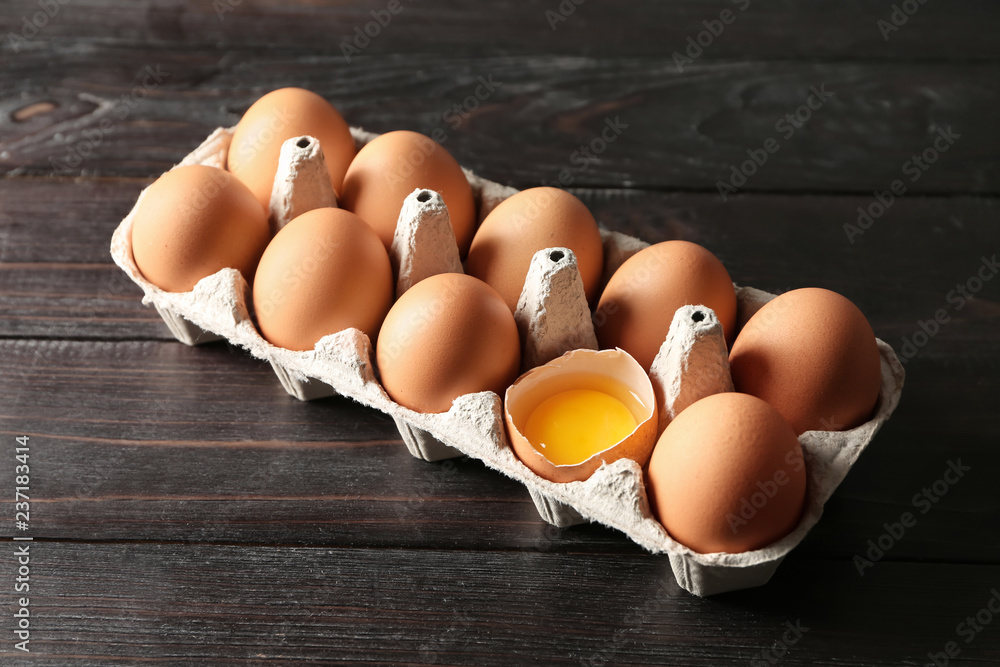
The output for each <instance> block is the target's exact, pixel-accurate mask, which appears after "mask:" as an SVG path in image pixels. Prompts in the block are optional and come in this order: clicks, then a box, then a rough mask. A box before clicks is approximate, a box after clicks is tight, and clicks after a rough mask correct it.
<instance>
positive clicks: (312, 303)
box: [253, 208, 394, 350]
mask: <svg viewBox="0 0 1000 667" xmlns="http://www.w3.org/2000/svg"><path fill="white" fill-rule="evenodd" d="M393 290H394V284H393V280H392V267H391V266H390V265H389V255H388V253H386V251H385V247H383V245H382V243H381V241H379V239H378V236H376V235H375V232H373V231H372V229H371V227H369V226H368V225H366V224H365V223H364V222H363V221H362V220H361V218H359V217H358V216H356V215H354V214H353V213H350V212H348V211H344V210H342V209H337V208H318V209H314V210H312V211H309V212H308V213H303V214H302V215H300V216H299V217H297V218H295V219H294V220H292V221H291V222H289V223H288V224H287V225H285V226H284V227H282V228H281V231H279V232H278V233H277V234H275V236H274V239H273V240H272V241H271V243H270V245H268V246H267V250H265V251H264V256H263V257H261V259H260V266H259V267H258V268H257V277H256V279H255V280H254V286H253V303H254V311H255V312H256V314H257V324H258V326H259V327H260V333H261V335H262V336H263V337H264V338H265V339H267V340H268V341H270V342H271V343H272V344H274V345H277V346H279V347H284V348H288V349H290V350H311V349H312V348H313V347H314V346H315V345H316V341H318V340H319V339H320V338H322V337H323V336H327V335H329V334H333V333H337V332H338V331H342V330H344V329H347V328H350V327H354V328H355V329H359V330H361V331H362V332H363V333H365V334H367V335H368V337H369V338H370V339H371V340H375V338H376V336H377V335H378V331H379V326H380V325H381V324H382V320H383V319H384V318H385V314H386V312H388V310H389V307H390V306H391V305H392V296H393Z"/></svg>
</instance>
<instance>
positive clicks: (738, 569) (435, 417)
mask: <svg viewBox="0 0 1000 667" xmlns="http://www.w3.org/2000/svg"><path fill="white" fill-rule="evenodd" d="M351 133H352V135H353V136H354V139H355V143H357V144H358V145H359V146H360V145H363V144H365V143H367V142H368V141H370V140H371V139H373V138H374V137H375V136H376V135H374V134H372V133H369V132H365V131H364V130H361V129H359V128H352V129H351ZM231 138H232V129H221V128H220V129H218V130H216V131H215V132H214V133H212V135H211V136H210V137H209V138H208V139H206V141H205V142H204V143H203V144H202V145H201V146H199V147H198V148H197V149H196V150H195V151H193V152H192V153H191V154H190V155H188V156H187V157H186V158H185V159H184V160H183V161H182V163H181V164H182V165H184V164H196V163H199V164H207V165H211V166H216V167H223V168H224V167H225V163H226V154H227V151H228V148H229V142H230V140H231ZM295 162H296V161H295V160H291V159H289V160H288V161H287V163H288V164H294V163H295ZM306 162H308V160H307V161H306ZM465 173H466V176H467V178H468V180H469V183H470V184H471V185H472V189H473V192H474V194H475V197H476V205H477V212H478V221H479V222H482V220H483V218H484V217H485V216H486V215H487V214H488V213H489V212H490V211H491V210H492V209H493V208H495V207H496V206H497V204H499V203H500V202H501V201H503V199H505V198H506V197H509V196H510V195H511V194H513V193H514V192H516V190H514V189H513V188H509V187H504V186H501V185H499V184H497V183H493V182H490V181H487V180H485V179H482V178H479V177H478V176H476V175H475V174H472V173H471V172H469V171H466V172H465ZM286 176H287V174H286ZM292 180H293V181H294V177H293V178H292ZM282 183H283V184H282V186H281V187H282V188H284V192H285V193H286V198H290V199H289V201H288V205H289V207H290V208H291V209H292V210H300V207H299V206H298V204H296V203H295V202H294V201H293V199H294V195H292V194H288V191H289V190H293V189H294V188H293V187H289V186H290V185H291V184H289V183H287V182H285V181H282ZM415 194H416V193H415ZM142 196H143V195H141V194H140V196H139V201H141V200H142ZM411 197H412V198H413V199H414V201H415V200H416V199H418V198H417V197H415V196H411ZM333 203H334V202H333V201H332V200H331V202H330V205H333ZM419 203H421V202H416V201H415V203H414V207H415V210H413V211H411V212H410V213H406V212H405V211H404V214H406V215H413V216H416V217H420V216H428V215H429V214H428V212H427V211H426V210H425V209H422V208H420V207H418V206H416V204H419ZM429 204H430V206H431V208H433V207H434V206H436V200H434V199H433V198H432V199H431V200H429ZM137 206H138V202H137ZM135 210H136V209H135V208H133V210H132V212H130V213H129V214H128V216H126V218H125V219H124V220H123V221H122V222H121V224H120V225H119V226H118V228H117V229H116V231H115V233H114V236H113V237H112V242H111V253H112V256H113V257H114V260H115V262H116V263H117V264H118V265H119V266H120V267H121V268H122V269H123V270H124V271H125V272H126V273H127V274H128V275H129V277H130V278H131V279H132V280H133V281H134V282H135V283H136V284H138V285H139V286H140V287H141V288H142V290H143V293H144V296H143V303H146V304H152V305H154V306H155V307H156V309H157V310H158V311H159V312H160V314H161V315H163V317H164V320H165V321H166V322H167V324H168V326H169V327H170V329H171V331H172V332H173V333H174V334H175V336H176V337H177V338H178V339H179V340H181V341H183V342H185V343H188V344H194V343H198V342H204V341H207V340H214V339H217V338H225V339H227V340H229V341H231V342H232V343H234V344H236V345H239V346H241V347H243V348H245V349H246V350H247V351H248V352H249V353H250V354H251V355H253V356H254V357H257V358H259V359H264V360H267V361H269V362H270V363H271V365H272V366H273V367H274V369H275V371H276V373H277V375H278V377H279V379H280V381H281V383H282V385H283V386H284V387H285V388H286V389H287V390H288V391H289V393H291V394H293V395H295V396H297V397H299V398H302V399H309V398H316V397H319V396H325V395H331V394H333V393H339V394H343V395H345V396H349V397H351V398H353V399H354V400H356V401H358V402H359V403H362V404H363V405H367V406H370V407H373V408H375V409H377V410H381V411H382V412H384V413H386V414H388V415H391V416H392V417H393V419H394V420H395V421H396V423H397V424H398V425H399V426H400V431H401V433H402V434H403V437H404V441H405V442H406V444H407V446H408V447H409V448H410V451H411V452H412V453H413V454H414V455H415V456H419V457H420V458H426V459H438V458H447V457H448V456H454V455H459V454H467V455H469V456H471V457H474V458H477V459H479V460H481V461H483V462H484V463H485V464H486V465H488V466H489V467H491V468H493V469H495V470H498V471H500V472H501V473H503V474H505V475H507V476H508V477H511V478H513V479H515V480H518V481H519V482H521V483H522V484H524V486H525V487H526V488H527V489H528V491H529V493H530V494H531V497H532V498H533V499H534V500H535V502H536V505H537V506H538V508H539V511H540V513H541V515H542V517H543V518H544V519H545V520H546V521H548V522H550V523H552V524H555V525H557V526H565V525H571V524H573V523H579V522H581V521H597V522H599V523H602V524H604V525H607V526H610V527H612V528H616V529H618V530H620V531H622V532H623V533H625V534H626V535H628V537H629V538H631V539H632V540H634V541H635V542H636V543H638V544H639V545H641V546H642V547H643V548H645V549H647V550H648V551H650V552H652V553H657V554H667V555H668V557H669V559H670V564H671V569H672V570H673V573H674V576H675V577H676V579H677V581H678V583H679V584H680V585H681V586H682V587H683V588H685V589H686V590H688V591H690V592H692V593H694V594H696V595H711V594H714V593H721V592H724V591H731V590H737V589H741V588H749V587H753V586H760V585H762V584H764V583H765V582H766V581H767V580H768V579H769V578H770V577H771V575H772V574H773V573H774V571H775V569H776V568H777V566H778V564H779V563H780V562H781V560H782V559H783V558H784V557H785V555H786V554H787V553H788V552H789V551H790V550H791V549H792V548H794V547H795V546H796V545H797V544H798V543H799V542H801V541H802V539H803V538H804V537H805V535H806V533H807V532H808V531H809V529H810V528H812V526H813V525H814V524H815V523H816V522H817V521H818V520H819V517H820V515H821V514H822V511H823V505H824V504H825V503H826V501H827V499H828V498H829V497H830V495H831V494H832V493H833V491H834V490H835V489H836V488H837V486H838V485H839V484H840V482H841V481H842V480H843V478H844V476H845V475H846V474H847V472H848V471H849V470H850V468H851V466H852V465H853V464H854V462H855V460H857V458H858V456H859V455H860V454H861V452H862V451H863V450H864V448H865V447H866V446H867V445H868V443H869V442H871V440H872V438H873V437H874V435H875V433H876V432H877V431H878V430H879V428H880V427H881V426H882V424H883V423H884V422H885V420H886V419H888V418H889V416H890V415H891V414H892V411H893V410H894V409H895V407H896V405H897V403H898V401H899V395H900V392H901V390H902V385H903V368H902V366H901V364H900V363H899V361H898V359H897V358H896V355H895V354H894V353H893V351H892V348H890V347H889V345H887V344H886V343H884V342H882V341H878V346H879V352H880V355H881V362H882V386H881V393H880V395H879V401H878V405H877V407H876V411H875V414H874V416H873V417H872V418H871V419H870V420H869V421H868V422H866V423H864V424H862V425H861V426H858V427H857V428H854V429H851V430H849V431H839V432H825V431H809V432H806V433H804V434H802V435H801V436H800V437H799V441H800V442H801V443H802V448H803V452H804V454H805V461H806V467H807V473H808V492H807V501H806V507H805V510H804V512H803V515H802V518H801V520H800V521H799V524H798V526H797V527H796V528H795V530H794V531H792V533H790V534H789V535H787V536H785V537H784V538H782V539H781V540H779V541H777V542H775V543H774V544H771V545H768V546H767V547H764V548H762V549H758V550H755V551H750V552H746V553H737V554H730V553H713V554H700V553H695V552H693V551H691V550H690V549H688V548H687V547H685V546H683V545H681V544H679V543H677V542H675V541H674V540H673V539H671V537H670V536H669V535H668V534H667V533H666V531H665V530H664V529H663V527H662V526H661V525H660V524H659V523H658V522H657V521H656V520H655V519H654V518H653V515H652V513H651V512H650V508H649V503H648V502H647V499H646V494H645V490H644V487H643V474H642V470H641V469H640V468H639V466H638V464H636V463H635V462H634V461H631V460H628V459H621V460H618V461H616V462H614V463H613V464H610V465H604V466H602V467H601V468H599V469H598V470H597V472H595V473H594V475H593V476H591V477H590V478H589V479H587V480H586V481H583V482H570V483H555V482H549V481H547V480H545V479H542V478H541V477H539V476H537V475H536V474H534V473H533V472H532V471H531V470H529V469H528V468H527V467H526V466H525V465H524V464H523V463H521V461H520V460H518V459H517V458H516V457H515V456H514V454H513V452H512V450H511V448H510V445H509V443H508V441H507V438H506V434H505V430H504V420H503V410H502V406H501V401H500V398H499V397H498V396H497V395H496V394H493V393H492V392H481V393H477V394H467V395H464V396H460V397H459V398H457V399H456V400H455V402H454V404H453V405H452V408H451V409H450V410H449V411H448V412H445V413H441V414H420V413H417V412H414V411H412V410H409V409H407V408H405V407H403V406H400V405H397V404H396V403H394V402H393V401H392V400H391V399H390V398H389V396H388V395H387V394H386V393H385V391H384V390H383V389H382V387H381V385H380V384H379V382H378V380H377V377H376V368H375V365H374V363H373V351H372V345H371V341H369V339H368V337H367V336H366V335H364V334H362V333H361V332H359V331H358V330H356V329H348V330H345V331H341V332H339V333H336V334H332V335H330V336H326V337H324V338H322V339H321V340H320V341H319V342H318V343H317V344H316V346H315V348H314V349H312V350H309V351H306V352H299V351H292V350H286V349H282V348H278V347H275V346H273V345H271V344H270V343H268V342H267V341H266V340H264V339H263V338H261V336H260V334H259V333H258V332H257V330H256V328H255V327H254V324H253V322H252V319H251V315H250V312H251V311H250V307H249V290H248V287H247V282H246V281H245V280H244V279H243V277H242V276H241V275H240V274H239V272H237V271H236V270H234V269H223V270H222V271H219V272H218V273H216V274H214V275H211V276H208V277H206V278H204V279H203V280H201V281H200V282H199V283H198V284H197V285H195V287H194V289H193V290H192V291H191V292H186V293H170V292H164V291H163V290H161V289H159V288H157V287H156V286H154V285H152V284H150V283H149V282H147V281H146V280H145V279H144V278H143V277H142V275H141V274H140V273H139V270H138V269H137V268H136V265H135V262H134V260H133V257H132V248H131V228H132V221H133V218H134V215H135ZM430 217H434V216H433V215H431V216H430ZM438 217H440V216H438ZM437 223H438V224H440V220H439V219H438V221H437ZM419 227H420V226H419V225H413V228H414V229H417V228H419ZM431 230H433V228H431ZM404 236H405V235H404ZM427 236H428V237H431V238H433V237H435V236H439V235H435V234H433V233H430V234H427ZM602 237H603V240H604V246H605V256H606V262H605V275H606V277H607V276H608V275H610V273H612V272H613V271H614V270H615V269H616V268H617V267H618V266H619V265H620V264H621V263H622V262H624V261H625V260H626V259H627V258H628V257H630V256H631V255H633V254H634V253H635V252H638V251H639V250H640V249H641V248H643V247H645V246H646V245H648V244H646V243H644V242H642V241H640V240H638V239H634V238H631V237H628V236H625V235H623V234H620V233H617V232H607V231H605V232H602ZM396 240H397V241H400V239H399V238H398V237H397V239H396ZM407 244H408V241H407V239H405V238H404V239H402V242H401V243H400V245H401V246H406V245H407ZM419 245H420V244H419V243H416V242H415V243H414V249H413V252H416V249H415V248H416V246H419ZM395 246H396V243H395V242H394V247H395ZM404 254H405V253H404ZM399 261H400V262H401V266H402V265H405V264H407V262H408V263H409V264H410V265H412V266H414V267H416V266H419V265H421V264H422V262H423V261H424V260H420V259H418V258H417V257H415V256H414V257H411V258H409V259H399ZM449 261H450V260H449ZM421 270H422V271H426V270H427V269H421ZM432 270H433V269H432ZM544 273H545V271H543V270H542V271H536V272H535V274H534V275H539V274H544ZM568 282H572V281H568ZM548 284H549V285H550V286H551V285H558V284H561V281H558V280H556V281H551V280H550V281H549V283H548ZM538 289H543V290H544V288H539V286H536V285H532V286H529V287H526V290H529V291H530V290H536V291H538ZM773 296H774V295H772V294H768V293H766V292H762V291H760V290H756V289H753V288H749V287H740V288H738V290H737V302H738V319H739V322H740V324H742V323H744V322H746V320H747V319H749V318H750V316H751V315H752V314H753V313H754V312H756V310H757V309H759V308H760V307H761V306H762V305H763V304H764V303H766V302H767V301H768V300H770V299H771V298H773ZM550 297H551V298H552V299H553V303H555V302H557V301H559V297H554V296H551V295H548V296H546V295H544V294H536V295H535V296H534V297H532V300H536V301H537V300H539V299H540V300H541V301H542V302H544V301H545V300H546V299H547V298H550ZM578 310H579V309H577V308H573V307H569V308H565V309H564V312H566V313H569V315H568V316H570V317H579V316H580V314H579V312H577V311H578ZM705 311H706V314H708V313H711V311H710V310H708V309H705ZM588 317H589V313H588ZM711 318H714V313H712V314H711ZM711 318H709V319H711ZM703 321H704V320H703ZM536 323H537V322H536ZM697 324H698V323H696V322H694V320H693V319H692V318H691V317H679V318H675V321H674V325H675V327H672V329H671V333H670V334H668V336H667V340H666V341H665V342H664V349H661V352H660V356H659V357H658V362H659V365H658V366H657V373H658V374H659V376H660V381H661V382H666V385H665V386H669V387H672V389H669V391H667V392H666V395H665V398H664V400H666V398H669V399H670V400H671V401H672V402H671V404H670V405H671V406H676V404H677V401H678V400H681V402H683V400H684V399H683V395H684V394H685V392H692V393H699V392H704V391H711V389H712V388H717V387H718V386H720V383H721V384H723V385H724V383H725V375H724V374H722V366H721V360H720V359H719V358H718V357H719V355H722V354H724V349H723V350H722V351H720V350H719V348H718V345H715V346H714V347H715V352H714V353H713V352H712V348H713V344H712V336H711V332H708V333H707V334H706V333H705V332H704V331H701V330H699V328H698V327H697V326H696V325H697ZM711 324H712V323H711V322H709V326H708V327H707V328H708V329H711ZM553 326H555V327H556V328H559V327H563V328H565V329H566V330H567V331H579V329H580V327H581V323H580V322H578V321H577V322H569V323H566V322H561V323H555V322H549V323H547V324H546V325H545V327H543V328H546V329H549V330H550V329H551V328H552V327H553ZM683 327H689V328H688V329H684V328H683ZM527 328H528V329H530V328H531V326H528V327H527ZM675 328H676V330H675ZM584 329H585V327H584ZM704 359H708V360H709V361H708V362H705V361H704ZM706 363H707V366H705V369H702V368H701V367H700V366H699V364H701V365H703V366H704V365H705V364H706ZM726 368H727V369H728V366H727V367H726ZM705 373H707V374H708V375H711V376H712V377H711V378H710V379H709V380H708V381H706V380H705ZM720 374H721V376H720ZM706 386H707V387H708V388H707V389H706V388H705V387H706ZM678 397H681V398H680V399H678ZM663 408H664V406H662V405H661V409H663Z"/></svg>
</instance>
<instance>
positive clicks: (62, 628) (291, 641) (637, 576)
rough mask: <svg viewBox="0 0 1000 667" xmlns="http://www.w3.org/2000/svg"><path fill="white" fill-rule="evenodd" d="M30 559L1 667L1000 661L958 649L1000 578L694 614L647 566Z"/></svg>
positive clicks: (909, 576) (784, 576) (380, 558)
mask: <svg viewBox="0 0 1000 667" xmlns="http://www.w3.org/2000/svg"><path fill="white" fill-rule="evenodd" d="M30 557H31V562H30V567H31V573H30V577H31V582H30V585H31V590H30V594H31V595H30V611H31V614H32V616H31V621H32V623H31V632H32V635H31V644H30V648H31V650H32V655H31V659H28V658H27V657H26V656H23V654H20V655H19V654H17V653H16V652H15V651H14V649H13V647H12V643H11V642H10V641H5V642H4V643H3V644H2V645H0V660H3V662H4V664H7V665H59V666H60V667H62V666H63V665H66V664H74V665H109V664H140V663H146V662H148V663H151V664H158V663H166V664H193V663H211V664H229V663H231V662H238V661H241V662H242V661H250V662H252V663H254V664H257V663H259V664H263V663H264V662H265V661H266V662H267V663H268V664H281V665H289V664H302V663H306V662H313V661H317V660H323V661H329V660H336V661H347V662H352V663H364V664H373V665H390V664H392V665H398V664H450V665H466V664H468V665H472V664H474V665H510V664H522V663H533V664H546V665H569V664H577V665H578V664H587V665H591V664H622V665H625V664H628V665H640V664H641V665H646V664H685V665H712V666H714V665H719V664H731V663H734V662H736V661H740V662H747V661H750V660H755V659H756V660H762V662H763V664H767V660H766V657H764V653H763V652H764V651H767V650H768V649H778V652H779V655H780V653H781V648H782V647H783V646H785V645H784V644H778V642H781V641H782V636H783V635H784V637H785V640H786V641H788V642H789V643H790V644H792V646H790V648H789V649H788V652H787V654H786V655H781V656H780V657H781V659H782V664H792V665H844V666H856V665H871V664H925V663H926V662H927V661H928V657H927V654H928V653H929V652H938V651H941V650H943V648H944V646H945V644H946V642H949V641H955V642H956V643H957V645H958V646H960V647H961V654H960V660H959V661H958V662H956V663H955V664H963V665H976V664H983V665H985V664H995V663H996V662H997V661H998V660H1000V642H997V640H996V633H995V632H994V631H993V630H994V628H993V627H989V626H988V627H986V628H985V630H984V631H983V632H982V633H981V634H978V635H974V636H973V641H971V642H969V643H966V642H965V641H964V640H965V635H962V636H960V635H958V634H956V625H957V624H958V623H961V622H963V620H964V619H965V618H966V617H968V616H975V615H976V614H977V612H979V610H980V609H983V608H985V607H986V605H987V603H988V602H989V600H990V598H991V595H993V594H994V593H995V590H996V582H997V577H998V576H1000V568H998V567H997V566H961V565H951V566H938V565H930V564H903V563H899V564H896V563H886V564H884V566H882V568H881V569H880V570H878V571H877V572H876V571H873V572H872V573H870V574H867V575H866V576H865V577H863V578H862V577H859V576H858V574H857V572H856V571H854V569H853V567H852V566H851V565H850V564H849V563H830V562H824V561H810V560H806V559H795V558H791V559H789V560H788V561H787V562H786V563H784V564H783V565H782V566H781V567H780V568H779V570H778V573H777V575H776V576H775V578H774V579H773V580H772V581H771V582H770V583H769V584H768V585H767V586H766V587H764V588H760V589H755V590H750V591H742V592H739V593H733V594H728V595H725V596H721V597H719V598H715V599H709V600H703V599H699V598H695V597H694V596H691V595H688V594H686V593H684V592H683V591H680V590H679V589H678V588H677V587H676V584H674V582H673V580H672V577H671V575H670V572H669V569H668V568H667V567H666V561H665V559H661V558H655V557H652V556H646V555H623V554H616V555H599V554H551V553H550V554H539V553H531V552H490V551H485V552H466V551H438V550H423V551H407V550H394V549H378V550H369V549H327V548H298V547H287V546H286V547H279V548H272V547H252V546H251V547H247V546H218V545H191V544H135V543H117V544H75V543H60V542H35V543H33V544H31V546H30ZM818 582H822V585H817V583H818ZM10 597H11V595H10V594H9V593H6V594H5V595H4V598H5V599H4V602H5V606H7V605H8V599H9V598H10ZM595 610H600V611H599V612H597V613H595ZM993 622H994V623H995V622H996V620H995V615H994V621H993ZM3 625H4V626H5V628H10V627H11V625H12V619H11V618H10V617H8V618H7V619H6V620H5V621H3ZM789 627H797V628H798V629H799V632H798V633H797V634H798V636H796V633H791V632H789ZM7 634H8V637H9V636H10V633H9V630H8V631H7ZM845 637H849V640H845ZM793 640H794V641H793Z"/></svg>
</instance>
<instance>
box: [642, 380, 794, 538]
mask: <svg viewBox="0 0 1000 667" xmlns="http://www.w3.org/2000/svg"><path fill="white" fill-rule="evenodd" d="M646 492H647V494H648V495H649V498H650V507H651V508H652V510H653V513H654V514H655V515H656V516H657V518H658V519H659V520H660V523H662V524H663V527H664V528H665V529H666V530H667V532H668V533H670V536H671V537H673V538H674V539H675V540H676V541H678V542H680V543H681V544H683V545H685V546H687V547H688V548H690V549H692V550H694V551H697V552H699V553H715V552H719V551H724V552H729V553H740V552H743V551H751V550H753V549H760V548H762V547H765V546H767V545H769V544H771V543H773V542H775V541H777V540H779V539H781V538H782V537H784V536H785V535H787V534H788V533H790V532H791V531H792V530H794V528H795V526H796V525H798V522H799V517H800V516H801V514H802V508H803V505H804V503H805V494H806V471H805V462H804V460H803V457H802V447H801V446H800V445H799V441H798V440H797V439H796V437H795V433H794V432H793V431H792V428H791V426H789V425H788V422H786V421H785V420H784V419H782V417H781V415H779V414H778V413H777V412H776V411H775V409H774V408H772V407H771V406H769V405H768V404H767V403H765V402H764V401H762V400H760V399H759V398H755V397H753V396H748V395H746V394H736V393H732V392H727V393H722V394H713V395H711V396H708V397H706V398H703V399H701V400H700V401H697V402H695V403H693V404H691V405H690V406H689V407H688V408H687V409H686V410H684V411H683V412H682V413H681V414H679V415H678V416H677V418H676V419H674V420H673V421H672V422H670V425H669V426H667V428H666V430H665V431H664V432H663V433H662V434H661V435H660V439H659V440H658V441H657V443H656V447H655V448H654V449H653V455H652V457H651V458H650V460H649V467H648V469H647V473H646Z"/></svg>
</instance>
